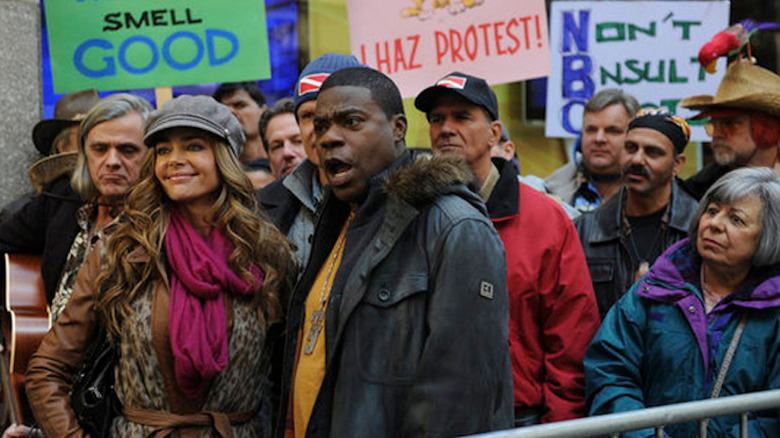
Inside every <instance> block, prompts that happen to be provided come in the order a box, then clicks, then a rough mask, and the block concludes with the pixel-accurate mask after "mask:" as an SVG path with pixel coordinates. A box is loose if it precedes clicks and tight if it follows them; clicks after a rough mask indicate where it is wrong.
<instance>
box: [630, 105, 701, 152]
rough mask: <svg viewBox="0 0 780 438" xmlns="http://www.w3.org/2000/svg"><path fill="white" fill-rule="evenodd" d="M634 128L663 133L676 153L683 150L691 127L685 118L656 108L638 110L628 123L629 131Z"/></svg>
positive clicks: (689, 136) (689, 135)
mask: <svg viewBox="0 0 780 438" xmlns="http://www.w3.org/2000/svg"><path fill="white" fill-rule="evenodd" d="M636 128H648V129H653V130H655V131H658V132H660V133H661V134H663V135H665V136H666V138H668V139H669V140H670V141H671V142H672V146H674V150H675V151H676V152H677V153H678V154H681V153H682V152H683V151H684V150H685V145H687V144H688V140H689V139H690V138H691V127H690V126H688V122H686V121H685V119H683V118H682V117H679V116H675V115H674V114H671V113H669V112H668V111H666V110H663V109H658V108H644V109H641V110H639V112H638V113H636V117H635V118H634V120H632V121H631V123H629V124H628V130H629V131H631V130H632V129H636Z"/></svg>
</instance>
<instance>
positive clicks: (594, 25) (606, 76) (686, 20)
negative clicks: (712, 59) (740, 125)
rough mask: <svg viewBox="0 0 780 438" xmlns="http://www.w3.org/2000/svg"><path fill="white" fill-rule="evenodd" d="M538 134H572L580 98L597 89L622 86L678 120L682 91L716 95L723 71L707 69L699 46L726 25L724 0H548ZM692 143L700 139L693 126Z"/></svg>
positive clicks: (722, 65) (576, 125)
mask: <svg viewBox="0 0 780 438" xmlns="http://www.w3.org/2000/svg"><path fill="white" fill-rule="evenodd" d="M550 14H551V17H550V18H551V23H550V47H551V49H550V53H551V57H552V73H551V75H550V77H549V79H548V81H547V111H546V123H545V125H546V126H545V134H546V135H547V136H548V137H574V136H576V135H578V134H579V131H580V128H581V127H582V111H583V107H584V105H585V102H586V101H587V100H588V99H589V98H590V97H591V96H592V95H593V94H595V93H596V92H598V91H599V90H602V89H604V88H621V89H623V90H624V91H626V92H628V93H630V94H632V95H634V96H635V97H636V98H637V99H638V100H639V103H640V104H641V105H642V106H644V107H661V108H666V109H668V110H669V111H670V112H673V113H676V114H678V115H680V116H682V117H686V118H688V117H691V116H693V115H694V114H695V113H694V112H691V111H689V110H686V109H685V108H681V107H679V106H677V104H678V103H679V101H680V100H681V99H682V98H684V97H687V96H693V95H697V94H715V90H716V89H717V87H718V84H719V83H720V80H721V78H722V77H723V73H724V71H725V69H726V63H725V60H721V61H719V64H718V72H717V73H716V74H714V75H710V74H706V73H705V72H704V70H703V69H702V67H701V66H700V65H699V62H698V60H697V55H698V53H699V48H701V46H702V45H703V44H704V43H706V42H707V41H709V40H710V38H712V37H713V36H714V35H715V34H716V33H718V32H719V31H721V30H723V29H725V28H726V27H727V26H728V20H729V3H728V2H726V1H715V2H702V1H609V2H604V1H590V2H586V1H573V2H570V1H558V2H554V3H553V4H552V11H551V12H550ZM692 128H693V129H692V135H691V139H692V140H697V141H701V140H707V139H708V137H707V135H706V134H705V133H704V129H703V128H702V127H701V126H696V125H695V124H694V125H693V126H692Z"/></svg>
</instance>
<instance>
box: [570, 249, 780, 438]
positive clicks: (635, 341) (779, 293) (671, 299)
mask: <svg viewBox="0 0 780 438" xmlns="http://www.w3.org/2000/svg"><path fill="white" fill-rule="evenodd" d="M700 269H701V257H700V256H699V255H698V253H697V252H696V250H695V249H694V248H693V247H692V245H691V244H690V242H689V240H688V239H684V240H682V241H680V242H678V243H676V244H675V245H673V246H672V247H670V248H669V249H668V250H667V251H666V252H664V253H663V254H662V255H661V256H660V257H659V258H658V259H657V261H656V263H655V264H654V265H653V267H652V269H651V270H650V272H648V273H647V275H645V276H644V277H643V278H642V279H640V280H639V281H638V282H637V283H636V284H634V286H633V287H632V288H631V290H629V292H628V293H627V294H625V295H624V296H623V297H622V298H621V299H620V301H618V303H617V304H616V305H615V306H614V307H613V308H612V309H611V310H610V311H609V313H608V314H607V316H606V318H605V319H604V321H603V323H602V325H601V329H600V330H599V332H598V334H597V335H596V337H595V338H594V339H593V341H592V343H591V345H590V348H589V349H588V352H587V354H586V356H585V389H586V397H587V403H588V406H589V409H590V415H602V414H609V413H615V412H623V411H630V410H635V409H642V408H646V407H652V406H660V405H668V404H672V403H681V402H687V401H693V400H702V399H707V398H710V395H711V393H712V386H713V384H714V382H715V380H716V378H717V374H718V371H719V369H720V366H721V363H722V361H723V357H724V356H725V354H726V350H727V349H728V346H729V343H730V342H731V339H732V336H733V334H734V331H735V330H736V327H737V325H738V323H739V320H740V318H741V317H742V315H743V314H747V325H746V326H745V330H744V333H743V335H742V338H741V339H740V341H739V345H738V348H737V350H736V354H735V355H734V359H733V361H732V363H731V366H730V367H729V369H728V373H727V375H726V378H725V381H724V383H723V387H722V389H721V391H720V397H726V396H730V395H736V394H745V393H749V392H754V391H762V390H767V389H777V388H780V265H774V266H770V267H763V268H754V269H752V270H751V272H750V273H749V274H748V278H747V279H746V280H745V282H744V283H743V284H742V285H741V286H740V287H739V288H738V289H737V290H736V291H735V292H734V293H732V294H731V295H730V296H729V297H727V298H725V299H724V300H723V301H721V302H720V303H719V304H718V305H717V306H715V308H713V309H712V311H711V312H710V313H709V314H706V312H705V310H704V300H703V298H702V293H701V286H700V274H699V273H700ZM749 428H750V436H751V437H777V436H778V424H777V415H776V413H774V412H759V413H755V412H754V413H751V414H750V416H749ZM664 431H665V433H666V435H668V436H670V437H673V438H687V437H693V436H698V423H696V422H693V423H682V424H675V425H668V426H666V427H665V428H664ZM622 436H624V437H634V438H640V437H641V438H645V437H649V436H653V430H651V429H646V430H641V431H635V432H630V433H626V434H623V435H622ZM708 436H710V437H719V438H720V437H737V436H739V417H738V416H737V415H732V416H726V417H717V418H714V419H713V420H711V421H710V423H709V429H708Z"/></svg>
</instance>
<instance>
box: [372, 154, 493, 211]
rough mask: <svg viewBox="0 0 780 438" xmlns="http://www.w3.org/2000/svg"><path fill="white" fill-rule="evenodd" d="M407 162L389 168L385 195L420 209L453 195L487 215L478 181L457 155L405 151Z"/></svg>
mask: <svg viewBox="0 0 780 438" xmlns="http://www.w3.org/2000/svg"><path fill="white" fill-rule="evenodd" d="M407 154H408V156H404V158H405V160H404V162H406V163H408V164H406V165H401V166H399V167H397V168H395V169H394V170H392V171H391V173H390V176H389V177H388V179H387V182H386V183H385V190H386V191H387V193H388V194H390V195H392V196H395V197H397V198H398V199H400V200H402V201H404V202H405V203H407V204H409V205H411V206H412V207H414V208H420V207H422V206H424V205H426V204H428V203H430V202H431V201H432V200H434V199H436V198H437V197H439V196H442V195H445V194H453V195H457V196H460V197H461V198H463V199H465V200H466V201H468V202H469V203H470V204H472V205H474V206H475V207H476V208H477V209H478V210H479V211H480V212H481V213H483V214H487V210H486V209H485V205H484V203H483V202H482V199H481V198H480V197H479V194H478V193H479V180H477V177H476V176H475V175H474V173H473V172H472V171H471V168H470V167H469V166H468V164H466V162H465V161H464V160H463V159H462V158H460V157H456V156H451V155H438V156H431V155H430V154H426V153H411V152H407Z"/></svg>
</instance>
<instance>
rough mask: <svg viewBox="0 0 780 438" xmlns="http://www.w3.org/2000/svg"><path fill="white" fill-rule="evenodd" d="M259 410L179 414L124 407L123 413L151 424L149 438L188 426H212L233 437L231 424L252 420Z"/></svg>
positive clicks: (227, 437)
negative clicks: (151, 429)
mask: <svg viewBox="0 0 780 438" xmlns="http://www.w3.org/2000/svg"><path fill="white" fill-rule="evenodd" d="M255 414H257V410H253V411H244V412H231V413H229V414H226V413H224V412H211V411H203V412H198V413H197V414H186V415H179V414H174V413H172V412H165V411H154V410H151V409H139V408H131V407H124V408H123V409H122V415H123V416H124V417H125V418H126V419H127V420H128V421H132V422H133V423H138V424H143V425H144V426H150V427H152V428H154V430H153V431H152V432H151V433H150V434H149V435H148V438H165V437H168V436H171V435H173V433H174V432H176V430H178V429H180V428H188V427H198V426H200V427H207V426H211V427H213V428H214V430H216V431H217V433H218V434H219V436H220V437H221V438H233V428H232V427H231V425H234V424H241V423H246V422H247V421H249V420H251V419H252V418H253V417H254V416H255Z"/></svg>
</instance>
